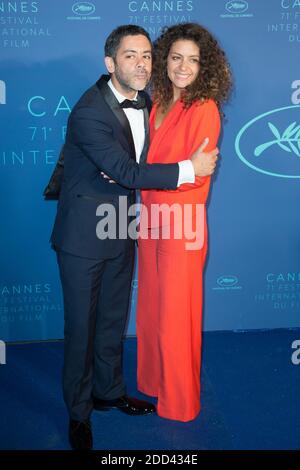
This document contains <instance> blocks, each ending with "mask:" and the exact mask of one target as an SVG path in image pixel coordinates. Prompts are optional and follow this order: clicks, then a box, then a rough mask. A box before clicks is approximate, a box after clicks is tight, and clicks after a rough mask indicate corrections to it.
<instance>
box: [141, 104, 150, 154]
mask: <svg viewBox="0 0 300 470" xmlns="http://www.w3.org/2000/svg"><path fill="white" fill-rule="evenodd" d="M143 112H144V128H145V142H144V147H143V150H142V153H141V156H140V163H146V160H147V153H148V149H149V145H150V136H149V111H148V108H144V109H143Z"/></svg>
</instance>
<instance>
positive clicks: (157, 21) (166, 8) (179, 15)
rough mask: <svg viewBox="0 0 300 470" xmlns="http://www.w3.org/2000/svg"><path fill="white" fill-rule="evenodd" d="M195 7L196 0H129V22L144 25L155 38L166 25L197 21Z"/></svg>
mask: <svg viewBox="0 0 300 470" xmlns="http://www.w3.org/2000/svg"><path fill="white" fill-rule="evenodd" d="M195 7H196V2H195V0H175V1H168V0H162V1H159V2H156V1H151V0H148V1H140V0H135V1H132V0H129V2H128V13H129V23H132V24H138V25H140V26H142V27H143V28H145V29H146V31H148V33H149V35H150V36H151V37H152V38H155V37H157V36H158V35H159V34H160V33H161V31H162V29H163V28H164V27H165V26H170V25H173V24H178V23H184V22H192V21H197V18H196V17H195Z"/></svg>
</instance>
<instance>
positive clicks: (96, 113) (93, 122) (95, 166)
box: [51, 76, 179, 259]
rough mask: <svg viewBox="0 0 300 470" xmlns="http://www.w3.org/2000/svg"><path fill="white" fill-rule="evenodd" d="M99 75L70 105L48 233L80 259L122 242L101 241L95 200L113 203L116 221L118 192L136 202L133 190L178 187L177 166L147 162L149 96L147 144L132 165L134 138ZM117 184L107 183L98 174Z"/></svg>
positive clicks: (100, 254) (95, 256)
mask: <svg viewBox="0 0 300 470" xmlns="http://www.w3.org/2000/svg"><path fill="white" fill-rule="evenodd" d="M108 80H109V77H108V76H102V77H101V78H100V79H99V80H98V82H97V83H96V84H95V85H93V86H92V87H91V88H89V89H88V90H87V91H86V92H85V93H84V94H83V96H82V97H81V98H80V100H79V101H78V102H77V104H76V105H75V107H74V108H73V110H72V112H71V114H70V117H69V120H68V128H67V135H66V143H65V146H64V159H65V163H64V179H63V183H62V188H61V191H60V196H59V201H58V207H57V215H56V219H55V224H54V228H53V232H52V236H51V243H52V244H53V245H54V246H55V248H56V249H59V250H63V251H66V252H68V253H71V254H74V255H76V256H80V257H83V258H92V259H100V258H102V257H103V256H104V255H107V254H108V252H111V254H112V255H113V253H116V252H117V251H116V250H120V249H122V246H124V243H126V241H124V240H109V241H108V240H100V239H99V238H98V237H97V235H96V225H97V222H98V221H99V220H100V219H99V217H98V216H97V215H96V210H97V207H98V206H99V204H102V203H111V204H113V205H114V206H115V208H116V215H117V219H118V216H119V215H118V210H119V204H118V202H119V196H127V197H128V202H129V203H132V202H134V190H135V189H141V188H144V189H150V188H155V189H176V187H177V181H178V173H179V168H178V164H169V165H163V164H154V165H148V164H147V163H146V155H147V150H148V146H149V128H148V120H149V114H148V111H149V107H150V99H149V97H148V95H147V94H146V93H145V92H140V94H141V95H142V96H143V97H144V98H145V99H146V102H147V106H148V109H145V110H144V122H145V146H144V149H143V152H142V155H141V157H140V164H137V163H136V156H135V148H134V142H133V137H132V133H131V129H130V125H129V122H128V119H127V117H126V115H125V113H124V111H123V109H122V108H121V107H120V105H119V103H118V101H117V99H116V97H115V96H114V94H113V92H112V91H111V89H110V87H109V86H108V85H107V81H108ZM101 171H103V172H104V173H105V174H107V175H109V176H110V177H111V179H113V180H114V181H115V182H116V183H117V184H112V183H109V182H108V180H107V179H105V178H103V177H102V176H101V174H100V172H101Z"/></svg>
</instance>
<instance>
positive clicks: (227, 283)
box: [217, 276, 238, 287]
mask: <svg viewBox="0 0 300 470" xmlns="http://www.w3.org/2000/svg"><path fill="white" fill-rule="evenodd" d="M217 283H218V284H219V286H221V287H232V286H235V285H236V284H237V283H238V278H237V277H236V276H220V277H219V278H218V279H217Z"/></svg>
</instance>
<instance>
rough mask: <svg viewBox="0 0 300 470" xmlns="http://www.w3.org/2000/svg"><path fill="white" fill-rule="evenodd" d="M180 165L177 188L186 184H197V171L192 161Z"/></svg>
mask: <svg viewBox="0 0 300 470" xmlns="http://www.w3.org/2000/svg"><path fill="white" fill-rule="evenodd" d="M178 165H179V176H178V182H177V187H178V186H180V185H181V184H184V183H195V171H194V166H193V164H192V162H191V160H182V162H179V163H178Z"/></svg>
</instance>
